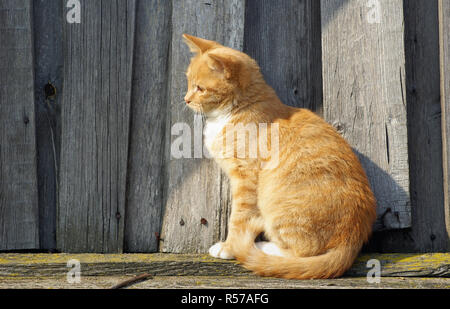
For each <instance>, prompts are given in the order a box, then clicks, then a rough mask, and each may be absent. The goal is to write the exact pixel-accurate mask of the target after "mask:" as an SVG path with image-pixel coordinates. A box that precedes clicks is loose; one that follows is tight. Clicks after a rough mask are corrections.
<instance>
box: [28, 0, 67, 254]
mask: <svg viewBox="0 0 450 309" xmlns="http://www.w3.org/2000/svg"><path fill="white" fill-rule="evenodd" d="M63 22H65V20H64V19H63V2H62V1H60V0H35V1H34V2H33V24H34V51H35V56H34V60H35V64H34V67H35V89H36V91H35V111H36V143H37V170H38V188H39V240H40V249H46V250H52V249H55V248H56V203H57V196H58V190H57V189H58V167H59V153H60V148H61V147H60V142H61V118H60V117H61V113H60V112H61V95H60V94H61V93H60V90H61V89H62V70H63V55H62V34H63V27H62V26H63ZM50 84H51V85H53V86H54V87H55V88H56V94H55V95H51V94H52V93H51V88H48V87H49V86H48V85H50ZM46 87H47V88H46ZM46 90H47V91H46Z"/></svg>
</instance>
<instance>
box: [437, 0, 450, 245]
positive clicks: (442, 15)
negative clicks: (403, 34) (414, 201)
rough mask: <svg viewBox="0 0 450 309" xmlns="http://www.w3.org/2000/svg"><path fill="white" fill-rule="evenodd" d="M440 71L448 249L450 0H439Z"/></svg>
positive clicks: (449, 216) (449, 193) (449, 214)
mask: <svg viewBox="0 0 450 309" xmlns="http://www.w3.org/2000/svg"><path fill="white" fill-rule="evenodd" d="M439 33H440V40H439V42H440V68H441V70H440V72H441V104H442V140H443V159H444V161H443V165H444V197H445V206H444V215H445V223H446V227H447V231H446V232H447V233H446V234H447V250H449V249H450V179H449V177H450V175H449V171H450V157H449V154H450V140H449V138H450V137H449V136H450V133H449V132H450V119H449V115H450V1H448V0H439Z"/></svg>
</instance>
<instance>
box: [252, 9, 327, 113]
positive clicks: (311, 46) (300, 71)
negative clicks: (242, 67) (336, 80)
mask: <svg viewBox="0 0 450 309" xmlns="http://www.w3.org/2000/svg"><path fill="white" fill-rule="evenodd" d="M245 12H246V15H245V39H244V51H245V52H246V53H247V54H248V55H250V56H251V57H253V58H254V59H255V60H256V61H257V62H258V64H259V65H260V67H261V71H262V73H263V75H264V78H265V79H266V82H267V83H268V84H269V85H270V86H272V87H273V88H274V89H275V91H276V93H277V95H278V96H279V98H280V99H281V101H282V102H284V103H285V104H288V105H290V106H295V107H304V108H309V109H311V110H314V111H316V112H318V113H321V112H322V70H321V61H322V59H321V50H320V2H319V1H316V0H283V1H272V0H247V1H246V9H245Z"/></svg>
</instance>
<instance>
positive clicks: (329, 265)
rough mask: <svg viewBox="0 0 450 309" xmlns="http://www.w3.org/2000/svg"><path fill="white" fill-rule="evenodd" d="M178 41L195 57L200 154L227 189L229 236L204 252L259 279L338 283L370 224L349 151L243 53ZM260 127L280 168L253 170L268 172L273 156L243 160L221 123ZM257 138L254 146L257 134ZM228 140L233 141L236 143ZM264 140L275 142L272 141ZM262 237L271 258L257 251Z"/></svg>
mask: <svg viewBox="0 0 450 309" xmlns="http://www.w3.org/2000/svg"><path fill="white" fill-rule="evenodd" d="M183 37H184V39H185V41H186V43H187V44H188V46H189V47H190V49H191V51H192V52H193V53H194V54H195V55H194V57H193V58H192V60H191V63H190V65H189V68H188V70H187V73H186V75H187V79H188V92H187V94H186V97H185V100H186V102H187V103H188V106H189V107H190V108H191V109H193V110H194V111H195V112H198V113H202V114H204V115H205V116H206V119H207V124H206V129H205V140H208V141H209V142H208V143H207V147H208V150H209V152H210V153H211V154H212V155H213V157H214V158H215V160H216V161H217V163H218V164H219V165H220V167H221V168H222V169H223V170H224V171H225V172H226V174H227V175H228V176H229V178H230V183H231V189H232V212H231V218H230V222H229V229H228V235H227V239H226V241H225V242H223V243H218V244H216V245H214V246H213V247H212V248H211V250H210V253H211V254H212V255H213V256H216V257H221V258H227V259H228V258H236V259H237V260H238V261H240V262H241V263H243V265H244V266H245V267H246V268H248V269H250V270H252V271H254V272H255V273H257V274H259V275H262V276H273V277H281V278H290V279H313V278H335V277H338V276H341V275H342V274H343V273H344V272H345V271H346V270H348V269H349V268H350V267H351V265H352V263H353V262H354V260H355V258H356V257H357V255H358V253H359V251H360V249H361V247H362V245H363V243H364V242H366V241H367V240H368V238H369V236H370V234H371V230H372V225H373V223H374V221H375V217H376V211H375V208H376V201H375V198H374V195H373V193H372V191H371V189H370V185H369V182H368V180H367V177H366V174H365V172H364V170H363V168H362V167H361V164H360V162H359V160H358V158H357V157H356V155H355V154H354V153H353V151H352V149H351V147H350V146H349V144H348V143H347V142H346V141H345V140H344V139H343V138H342V137H341V136H340V135H339V134H338V132H337V131H336V130H335V129H334V128H333V127H332V126H331V125H329V124H328V123H326V122H325V121H324V120H323V119H321V118H320V117H319V116H317V115H315V114H314V113H312V112H311V111H308V110H306V109H299V108H293V107H289V106H286V105H284V104H283V103H282V102H280V100H279V99H278V97H277V95H276V93H275V92H274V90H273V89H272V88H271V87H270V86H268V85H267V84H266V82H265V81H264V78H263V76H262V74H261V72H260V69H259V67H258V65H257V63H256V62H255V61H254V60H253V59H251V58H250V57H249V56H247V55H246V54H244V53H242V52H239V51H236V50H233V49H231V48H227V47H224V46H222V45H220V44H218V43H216V42H213V41H208V40H204V39H200V38H196V37H193V36H189V35H183ZM261 123H265V124H267V126H268V127H269V128H272V127H273V126H274V124H277V125H278V132H279V145H278V148H279V156H278V158H277V160H278V162H275V163H274V162H272V163H274V164H273V168H270V169H263V168H262V167H261V166H262V164H261V163H262V161H268V162H265V163H269V165H270V163H271V162H270V161H271V160H272V159H273V158H272V157H270V158H261V157H250V156H249V157H244V158H242V157H238V156H237V154H236V149H234V150H231V151H228V150H225V149H226V147H225V146H224V145H225V142H224V140H226V138H225V137H227V134H228V133H227V132H228V129H227V126H231V125H238V124H256V125H257V124H261ZM225 124H226V125H227V126H224V125H225ZM208 126H209V127H208ZM222 126H224V127H223V128H222ZM214 130H216V131H214ZM228 137H229V136H228ZM228 137H227V138H228ZM256 138H257V139H261V134H260V133H259V132H258V134H257V136H256ZM249 140H250V138H247V139H246V141H245V142H246V143H247V144H248V143H249ZM231 141H232V143H234V145H235V144H236V138H235V137H231ZM267 143H268V145H269V148H270V147H272V146H274V145H275V142H274V143H273V145H271V143H272V140H271V138H270V137H269V138H268V139H267ZM235 146H236V145H235ZM224 154H225V155H224ZM260 233H264V235H265V237H266V238H268V239H269V240H270V246H271V247H272V249H270V250H272V251H273V248H275V249H276V250H275V251H273V252H272V253H271V252H268V251H270V250H269V249H267V250H265V249H261V248H263V247H261V246H262V245H264V244H262V245H261V244H258V246H257V245H255V239H256V237H257V236H258V235H259V234H260ZM265 245H267V244H265ZM270 246H269V247H270Z"/></svg>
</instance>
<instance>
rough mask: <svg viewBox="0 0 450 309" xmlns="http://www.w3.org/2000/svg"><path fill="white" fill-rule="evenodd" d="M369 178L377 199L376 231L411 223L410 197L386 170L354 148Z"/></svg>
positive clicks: (398, 227)
mask: <svg viewBox="0 0 450 309" xmlns="http://www.w3.org/2000/svg"><path fill="white" fill-rule="evenodd" d="M353 152H354V153H355V154H356V155H357V156H358V158H359V160H360V162H361V164H362V166H363V168H364V170H365V172H366V174H367V177H368V178H369V182H370V185H371V188H372V190H373V192H374V194H375V198H376V199H377V220H376V222H375V225H374V231H385V230H388V229H401V228H404V227H405V226H407V225H408V223H409V222H410V221H411V212H410V205H411V202H410V196H409V193H408V192H407V191H405V189H404V188H403V187H402V186H401V185H400V184H399V183H397V181H396V180H395V179H394V178H393V177H392V176H391V175H390V174H389V173H388V172H387V171H385V170H383V169H382V168H381V167H379V166H378V164H376V163H375V162H373V161H372V160H371V159H370V158H368V157H367V156H366V155H364V154H362V153H361V152H359V151H358V150H356V149H354V148H353Z"/></svg>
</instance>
